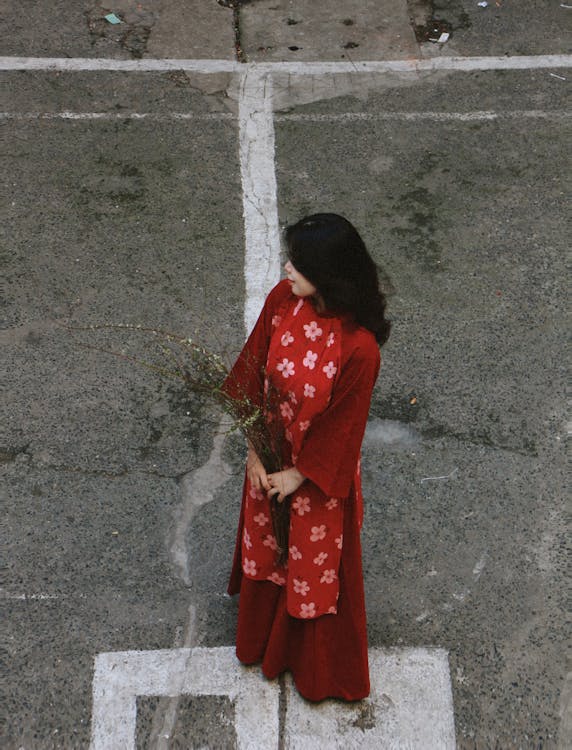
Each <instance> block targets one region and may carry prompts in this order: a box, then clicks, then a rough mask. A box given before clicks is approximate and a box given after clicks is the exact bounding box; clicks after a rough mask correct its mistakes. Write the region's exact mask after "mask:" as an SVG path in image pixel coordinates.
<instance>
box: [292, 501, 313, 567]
mask: <svg viewBox="0 0 572 750" xmlns="http://www.w3.org/2000/svg"><path fill="white" fill-rule="evenodd" d="M292 507H293V508H294V510H295V511H296V512H297V513H298V515H299V516H303V515H304V513H309V512H310V498H309V497H300V496H298V497H297V498H296V499H295V500H294V502H293V503H292ZM294 559H296V558H294Z"/></svg>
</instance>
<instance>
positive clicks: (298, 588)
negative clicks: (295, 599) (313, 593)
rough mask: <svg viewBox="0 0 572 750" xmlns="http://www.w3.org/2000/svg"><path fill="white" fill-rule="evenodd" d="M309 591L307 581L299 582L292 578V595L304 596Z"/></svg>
mask: <svg viewBox="0 0 572 750" xmlns="http://www.w3.org/2000/svg"><path fill="white" fill-rule="evenodd" d="M309 590H310V587H309V586H308V581H300V580H298V579H297V578H294V593H295V594H300V595H301V596H306V594H307V593H308V591H309Z"/></svg>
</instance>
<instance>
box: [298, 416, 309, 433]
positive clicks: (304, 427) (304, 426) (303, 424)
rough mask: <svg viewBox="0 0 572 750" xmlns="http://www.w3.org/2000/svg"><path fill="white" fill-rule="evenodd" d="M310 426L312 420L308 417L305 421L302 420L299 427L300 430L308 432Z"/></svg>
mask: <svg viewBox="0 0 572 750" xmlns="http://www.w3.org/2000/svg"><path fill="white" fill-rule="evenodd" d="M309 426H310V420H309V419H306V420H305V421H304V422H300V424H299V425H298V427H299V428H300V432H306V430H307V429H308V427H309Z"/></svg>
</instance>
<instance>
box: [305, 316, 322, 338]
mask: <svg viewBox="0 0 572 750" xmlns="http://www.w3.org/2000/svg"><path fill="white" fill-rule="evenodd" d="M304 331H305V333H306V338H307V339H310V341H315V340H316V339H317V338H318V337H319V336H321V335H322V333H323V331H322V329H321V328H320V326H319V325H318V324H317V323H316V321H315V320H313V321H312V322H311V323H310V324H309V325H305V326H304Z"/></svg>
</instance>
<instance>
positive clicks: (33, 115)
mask: <svg viewBox="0 0 572 750" xmlns="http://www.w3.org/2000/svg"><path fill="white" fill-rule="evenodd" d="M0 120H151V121H153V122H163V121H168V120H185V121H186V120H207V121H208V120H236V115H233V114H232V112H206V113H202V114H196V113H193V112H167V113H162V112H0Z"/></svg>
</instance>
